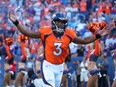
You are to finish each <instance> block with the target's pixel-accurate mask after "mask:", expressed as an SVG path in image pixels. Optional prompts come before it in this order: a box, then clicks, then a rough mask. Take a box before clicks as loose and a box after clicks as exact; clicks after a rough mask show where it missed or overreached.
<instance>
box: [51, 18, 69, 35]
mask: <svg viewBox="0 0 116 87" xmlns="http://www.w3.org/2000/svg"><path fill="white" fill-rule="evenodd" d="M52 22H53V28H54V30H56V31H57V32H59V33H62V32H64V31H65V28H66V26H67V22H65V21H62V20H56V21H52Z"/></svg>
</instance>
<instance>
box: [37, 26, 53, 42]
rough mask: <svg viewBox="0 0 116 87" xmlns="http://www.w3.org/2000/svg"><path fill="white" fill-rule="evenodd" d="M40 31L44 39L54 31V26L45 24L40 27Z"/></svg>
mask: <svg viewBox="0 0 116 87" xmlns="http://www.w3.org/2000/svg"><path fill="white" fill-rule="evenodd" d="M39 32H40V33H41V39H42V41H43V40H44V36H45V35H48V34H50V33H51V32H52V28H51V27H49V26H43V27H41V28H40V29H39Z"/></svg>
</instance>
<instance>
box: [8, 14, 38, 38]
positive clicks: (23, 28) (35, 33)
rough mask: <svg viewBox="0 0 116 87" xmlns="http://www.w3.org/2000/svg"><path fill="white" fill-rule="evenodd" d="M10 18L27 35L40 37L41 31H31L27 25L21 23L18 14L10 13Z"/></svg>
mask: <svg viewBox="0 0 116 87" xmlns="http://www.w3.org/2000/svg"><path fill="white" fill-rule="evenodd" d="M8 17H9V19H10V20H11V21H12V22H13V24H15V26H16V27H17V29H18V30H19V31H20V32H21V33H22V34H24V35H25V36H28V37H31V38H40V33H39V32H35V31H31V30H29V29H27V27H26V26H23V25H21V24H20V23H19V22H18V20H17V18H16V16H15V15H13V14H11V13H9V15H8Z"/></svg>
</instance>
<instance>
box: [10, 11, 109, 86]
mask: <svg viewBox="0 0 116 87" xmlns="http://www.w3.org/2000/svg"><path fill="white" fill-rule="evenodd" d="M8 16H9V19H10V20H11V21H12V22H13V23H14V25H15V26H16V27H17V28H18V30H19V31H20V32H21V33H22V34H24V35H25V36H28V37H31V38H40V39H41V40H42V42H43V46H44V60H43V62H42V65H41V73H42V78H43V81H44V83H45V86H44V87H59V86H60V83H61V79H62V75H63V65H64V62H65V58H66V57H67V50H68V49H69V48H68V47H69V44H70V43H71V42H74V43H76V44H88V43H91V42H94V41H95V40H97V39H99V38H100V37H103V36H105V35H107V34H108V32H109V26H106V27H105V28H104V29H102V30H101V29H99V31H97V32H96V34H95V35H94V36H90V37H87V38H85V39H83V38H79V37H77V36H76V33H75V31H74V29H71V28H68V27H67V22H68V19H67V18H66V15H65V13H61V12H57V13H55V14H53V16H52V27H48V26H44V27H41V28H40V29H39V31H38V32H35V31H30V30H28V29H27V28H26V27H24V26H23V25H21V24H20V23H19V22H18V20H17V18H16V16H15V15H13V13H9V15H8Z"/></svg>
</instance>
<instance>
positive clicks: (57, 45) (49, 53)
mask: <svg viewBox="0 0 116 87" xmlns="http://www.w3.org/2000/svg"><path fill="white" fill-rule="evenodd" d="M39 32H40V33H41V40H42V42H43V46H44V52H45V53H44V58H45V59H46V60H47V61H48V62H50V63H53V64H61V63H63V62H64V61H65V59H66V57H67V55H68V54H69V51H68V50H69V44H70V42H72V41H73V40H74V38H75V37H76V33H75V31H74V30H73V29H71V28H67V29H66V30H65V33H64V34H61V35H60V37H59V36H58V35H57V34H56V33H55V32H54V31H53V30H52V28H51V27H47V26H44V27H42V28H40V29H39Z"/></svg>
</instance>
